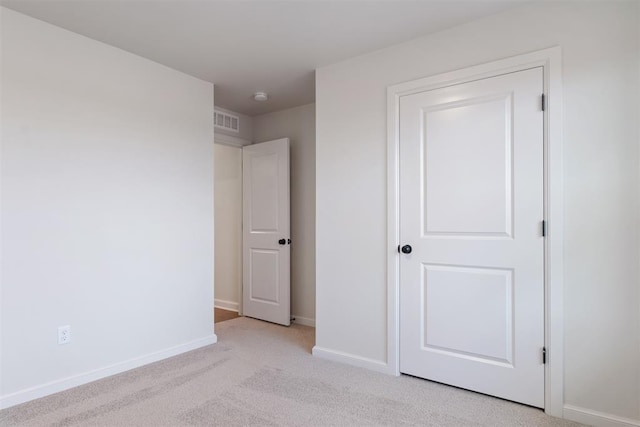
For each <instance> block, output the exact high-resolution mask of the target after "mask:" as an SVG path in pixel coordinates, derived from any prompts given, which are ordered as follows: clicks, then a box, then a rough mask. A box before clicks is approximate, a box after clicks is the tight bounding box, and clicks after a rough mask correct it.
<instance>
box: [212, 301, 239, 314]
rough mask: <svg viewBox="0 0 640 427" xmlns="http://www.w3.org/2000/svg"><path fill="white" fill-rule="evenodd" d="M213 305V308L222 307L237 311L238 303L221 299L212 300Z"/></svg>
mask: <svg viewBox="0 0 640 427" xmlns="http://www.w3.org/2000/svg"><path fill="white" fill-rule="evenodd" d="M213 306H214V307H215V308H222V309H225V310H230V311H238V309H239V308H240V304H238V303H237V302H233V301H225V300H223V299H216V300H213Z"/></svg>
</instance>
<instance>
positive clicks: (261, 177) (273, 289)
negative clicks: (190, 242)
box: [242, 138, 291, 326]
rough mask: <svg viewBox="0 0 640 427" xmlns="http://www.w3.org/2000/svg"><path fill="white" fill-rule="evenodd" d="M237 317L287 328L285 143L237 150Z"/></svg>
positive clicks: (287, 153) (286, 180)
mask: <svg viewBox="0 0 640 427" xmlns="http://www.w3.org/2000/svg"><path fill="white" fill-rule="evenodd" d="M242 179H243V181H242V187H243V189H242V192H243V207H242V210H243V221H242V222H243V224H242V234H243V239H242V243H243V249H242V252H243V256H242V259H243V260H242V266H243V268H242V271H243V277H242V309H243V315H245V316H249V317H255V318H256V319H261V320H267V321H269V322H273V323H279V324H281V325H286V326H288V325H289V324H290V322H291V309H290V307H291V300H290V295H291V290H290V261H289V260H290V249H291V246H290V245H291V240H290V234H289V229H290V225H289V139H288V138H283V139H278V140H275V141H269V142H263V143H260V144H254V145H248V146H245V147H243V148H242Z"/></svg>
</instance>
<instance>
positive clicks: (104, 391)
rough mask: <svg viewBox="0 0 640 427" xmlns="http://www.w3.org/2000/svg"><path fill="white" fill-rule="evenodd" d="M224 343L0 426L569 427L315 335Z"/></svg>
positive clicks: (70, 395)
mask: <svg viewBox="0 0 640 427" xmlns="http://www.w3.org/2000/svg"><path fill="white" fill-rule="evenodd" d="M216 334H217V335H218V340H219V342H218V344H215V345H212V346H208V347H205V348H202V349H199V350H195V351H192V352H189V353H186V354H183V355H180V356H176V357H173V358H171V359H167V360H164V361H161V362H158V363H154V364H152V365H148V366H145V367H142V368H138V369H135V370H132V371H129V372H125V373H123V374H120V375H116V376H113V377H110V378H106V379H104V380H100V381H96V382H94V383H91V384H87V385H84V386H81V387H77V388H75V389H72V390H68V391H65V392H62V393H58V394H55V395H52V396H48V397H45V398H42V399H39V400H35V401H32V402H29V403H25V404H23V405H20V406H16V407H13V408H9V409H6V410H4V411H2V412H0V425H3V426H6V425H20V426H23V425H24V426H31V425H34V426H35V425H55V426H68V425H91V426H130V425H141V426H142V425H144V426H161V425H165V426H183V425H185V426H186V425H224V426H236V425H237V426H241V425H242V426H244V425H260V426H274V425H287V426H308V425H342V426H353V425H393V426H399V425H432V426H570V425H577V424H573V423H569V422H566V421H563V420H560V419H557V418H552V417H549V416H547V415H545V414H544V413H543V412H542V411H540V410H538V409H534V408H530V407H527V406H523V405H518V404H515V403H511V402H507V401H504V400H500V399H494V398H491V397H488V396H484V395H481V394H477V393H472V392H469V391H464V390H460V389H456V388H453V387H448V386H445V385H441V384H436V383H432V382H429V381H425V380H420V379H417V378H412V377H408V376H401V377H399V378H396V377H392V376H388V375H383V374H378V373H375V372H371V371H368V370H365V369H360V368H354V367H351V366H347V365H343V364H339V363H334V362H330V361H327V360H322V359H318V358H315V357H313V356H311V347H312V346H313V342H314V330H313V329H312V328H308V327H305V326H299V325H293V326H291V327H289V328H285V327H282V326H277V325H273V324H270V323H266V322H260V321H257V320H253V319H249V318H243V317H241V318H237V319H233V320H229V321H226V322H223V323H220V324H219V325H216Z"/></svg>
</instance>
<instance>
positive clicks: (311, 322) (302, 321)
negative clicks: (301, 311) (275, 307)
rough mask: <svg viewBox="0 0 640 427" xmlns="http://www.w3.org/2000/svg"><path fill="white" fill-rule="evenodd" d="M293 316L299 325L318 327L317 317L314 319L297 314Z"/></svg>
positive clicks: (294, 321)
mask: <svg viewBox="0 0 640 427" xmlns="http://www.w3.org/2000/svg"><path fill="white" fill-rule="evenodd" d="M292 317H293V319H294V320H293V323H295V324H297V325H302V326H311V327H312V328H315V327H316V319H312V318H310V317H302V316H296V315H295V314H294V315H293V316H292Z"/></svg>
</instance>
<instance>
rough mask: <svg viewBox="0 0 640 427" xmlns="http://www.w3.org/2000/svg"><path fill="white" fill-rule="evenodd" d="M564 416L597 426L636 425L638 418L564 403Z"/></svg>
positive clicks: (630, 426)
mask: <svg viewBox="0 0 640 427" xmlns="http://www.w3.org/2000/svg"><path fill="white" fill-rule="evenodd" d="M563 413H564V418H566V419H567V420H571V421H576V422H579V423H582V424H587V425H591V426H597V427H638V426H640V420H632V419H630V418H624V417H618V416H617V415H612V414H607V413H604V412H598V411H592V410H591V409H586V408H580V407H578V406H572V405H564V410H563Z"/></svg>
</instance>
